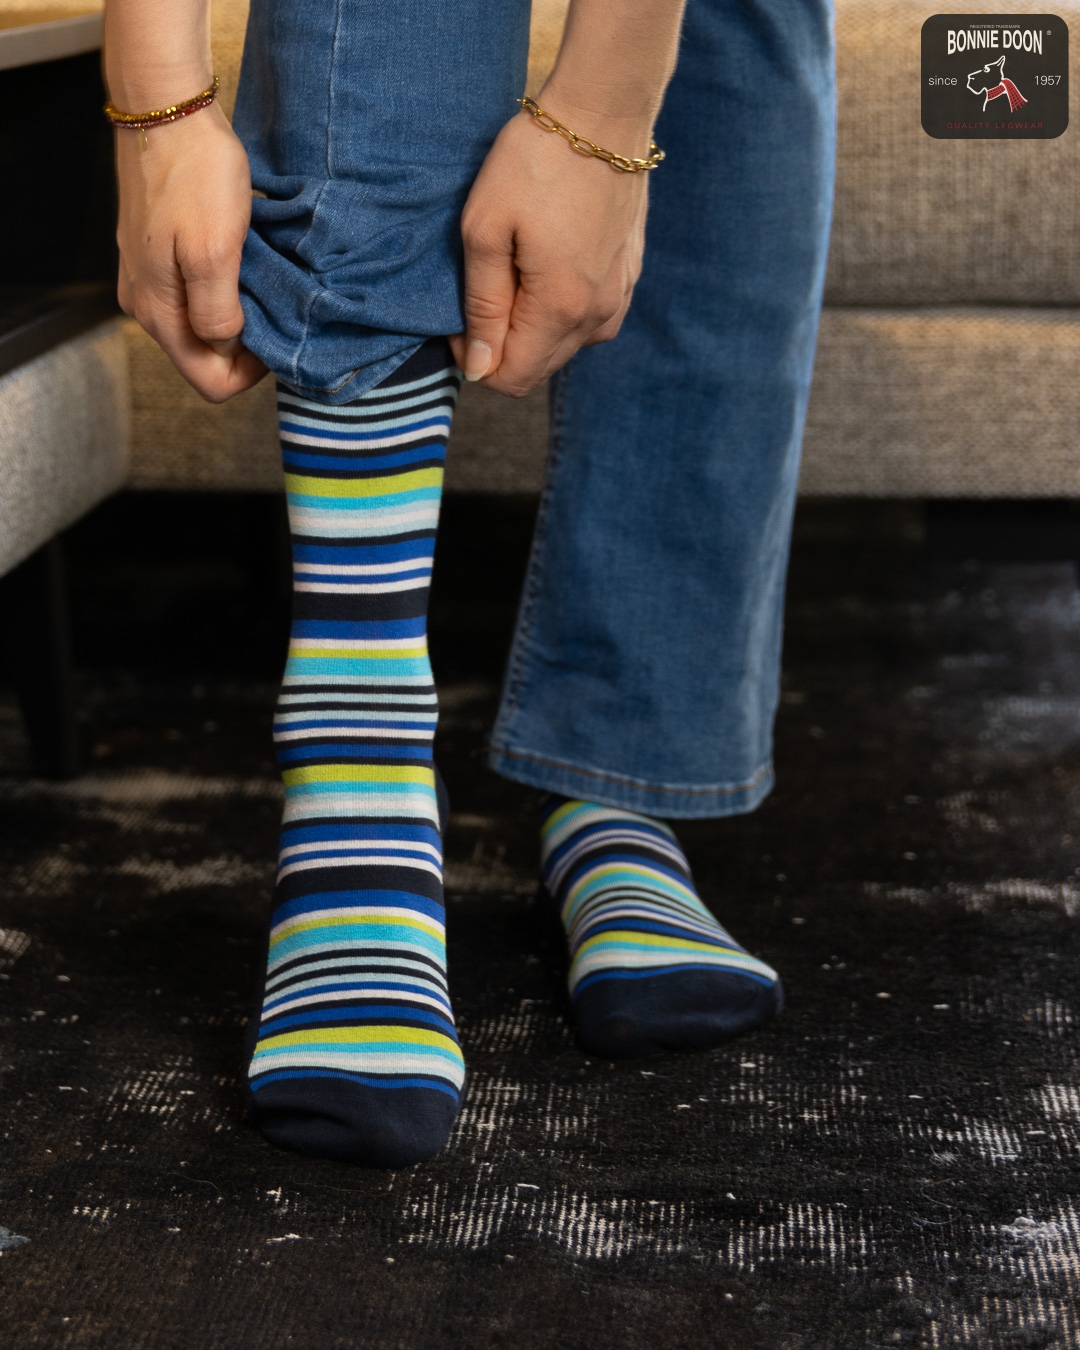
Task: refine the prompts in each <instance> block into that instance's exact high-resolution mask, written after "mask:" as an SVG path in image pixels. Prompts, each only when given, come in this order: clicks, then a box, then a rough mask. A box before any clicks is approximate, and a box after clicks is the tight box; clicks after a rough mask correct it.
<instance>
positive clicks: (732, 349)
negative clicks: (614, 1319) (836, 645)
mask: <svg viewBox="0 0 1080 1350" xmlns="http://www.w3.org/2000/svg"><path fill="white" fill-rule="evenodd" d="M515 6H516V7H515ZM339 8H340V9H341V10H342V12H343V13H344V14H347V15H348V22H347V24H345V23H344V20H343V19H342V20H339V18H338V10H339ZM405 10H406V14H407V18H406V19H404V20H403V17H402V6H401V5H400V4H397V5H394V6H390V7H387V6H381V5H379V4H377V3H376V2H375V0H362V2H361V0H357V2H356V3H353V4H351V5H350V6H349V8H348V9H347V10H346V9H345V8H344V6H337V5H333V4H330V3H329V0H254V3H253V6H252V19H251V23H250V27H249V35H248V46H247V48H246V51H245V62H244V79H243V81H242V88H241V97H240V102H239V105H238V112H237V128H238V130H239V131H240V134H241V136H242V137H243V139H244V140H245V142H246V144H247V146H248V150H249V154H250V155H251V159H252V166H253V174H254V180H255V186H256V187H257V188H262V189H263V190H264V191H266V192H267V193H268V196H269V198H270V200H267V201H256V203H255V207H256V211H255V218H254V221H253V226H252V231H251V237H250V239H249V244H248V248H247V251H246V253H245V259H244V269H243V274H242V281H243V286H244V306H245V314H246V316H247V326H246V328H245V341H246V342H247V343H248V345H249V346H251V347H252V349H253V350H255V351H256V352H257V353H258V355H259V356H261V357H262V358H263V360H265V361H266V362H267V364H268V365H270V367H271V369H272V370H273V371H274V372H275V374H277V375H278V376H279V377H280V378H282V379H283V380H284V381H285V382H286V383H287V384H291V385H292V386H293V387H296V388H298V389H300V390H301V391H302V392H304V393H306V394H308V395H309V396H315V397H321V398H324V399H325V400H326V401H328V402H334V401H338V402H341V401H344V400H345V399H348V398H352V397H355V396H356V394H358V393H360V392H362V391H363V390H364V389H366V388H369V387H370V386H371V385H373V384H374V383H376V382H377V380H379V379H381V378H383V377H384V376H385V375H386V374H388V373H389V372H390V371H392V370H393V369H394V368H396V366H397V365H398V364H400V362H401V361H402V360H404V359H405V358H406V357H407V356H408V355H409V354H411V352H412V351H414V350H415V349H416V347H417V346H418V345H419V342H420V341H421V340H422V339H423V337H425V336H428V335H433V334H437V333H449V332H456V331H460V329H461V327H462V321H461V313H460V284H461V282H460V252H459V250H460V245H459V241H458V238H457V230H456V222H457V213H458V212H459V211H460V207H461V203H462V200H463V198H464V195H465V193H466V192H467V189H468V185H469V182H471V178H472V176H473V174H474V173H475V171H476V168H477V167H478V165H479V163H480V161H481V160H482V158H483V154H484V151H485V150H486V147H487V145H489V144H490V142H491V139H493V137H494V135H495V133H496V132H497V130H498V128H499V126H500V125H501V124H502V122H503V121H504V120H505V118H506V117H507V116H509V115H510V114H511V113H512V112H513V108H514V105H513V98H514V97H515V96H516V94H517V93H518V92H519V91H520V85H521V78H522V62H523V53H524V46H525V43H524V36H525V22H526V16H525V13H524V11H523V10H522V9H521V7H520V0H510V3H505V0H453V3H452V4H450V3H447V4H444V5H441V6H440V5H431V4H430V3H427V0H408V3H407V4H406V6H405ZM361 11H362V13H361ZM391 16H392V21H391ZM831 21H832V15H831V6H830V3H829V0H689V8H688V11H687V18H686V31H685V35H684V39H683V44H682V48H681V53H680V59H679V65H678V69H677V71H676V74H675V78H674V80H673V82H672V85H671V87H670V89H669V91H668V95H667V99H666V101H665V105H664V110H663V113H662V115H661V118H660V122H659V125H658V127H657V131H656V139H657V141H658V142H659V144H660V145H662V146H663V147H664V149H665V150H666V151H667V152H668V158H667V160H666V161H665V163H664V164H663V165H662V166H661V167H660V168H659V169H658V170H657V171H656V172H655V173H654V174H653V175H651V180H650V189H651V209H650V216H649V233H648V243H647V247H646V255H645V266H644V270H643V273H642V277H641V280H640V282H639V284H638V287H637V291H636V293H635V296H634V301H633V304H632V306H631V309H630V313H629V315H628V316H627V319H626V322H625V324H624V326H623V329H622V332H621V333H620V334H619V336H618V337H617V338H616V339H615V340H614V341H613V342H611V343H608V344H605V345H603V346H599V347H593V348H590V349H588V350H586V351H583V352H581V353H579V354H578V356H576V357H575V358H574V360H573V361H572V362H571V363H570V365H569V366H568V367H567V368H566V369H565V370H564V371H563V372H561V374H560V375H559V376H558V377H557V378H556V380H555V381H554V386H553V398H552V411H553V418H552V423H553V427H552V445H551V453H550V455H549V461H548V473H547V482H546V485H545V489H544V494H543V498H542V502H541V511H540V520H539V525H538V528H537V534H536V540H535V545H534V549H533V556H532V560H531V563H530V567H529V573H528V577H527V580H526V584H525V591H524V596H523V599H522V605H521V613H520V616H519V621H518V628H517V634H516V636H515V639H514V645H513V650H512V652H511V656H510V661H509V665H508V669H507V676H506V683H505V687H504V691H503V699H502V706H501V708H500V712H499V716H498V720H497V722H496V725H495V728H494V731H493V733H492V739H491V749H490V755H489V762H490V763H491V765H492V767H493V768H495V769H496V770H497V771H498V772H499V773H501V774H503V775H504V776H506V777H508V778H513V779H516V780H518V781H520V782H524V783H528V784H531V785H533V786H535V787H538V788H544V789H547V790H549V791H554V792H560V793H565V794H567V795H572V796H580V797H584V798H587V799H591V800H594V801H599V802H604V803H608V804H610V805H613V806H620V807H625V808H628V809H630V810H638V811H644V812H647V813H650V814H654V815H660V816H667V817H673V818H677V817H701V816H724V815H733V814H736V813H739V812H743V811H749V810H752V809H753V808H754V807H755V806H756V805H757V804H758V803H759V802H760V801H761V799H762V798H763V797H764V796H765V795H766V793H767V792H768V791H769V789H770V787H771V785H772V766H771V747H772V723H773V717H774V714H775V709H776V702H777V696H778V685H779V678H778V676H779V659H780V641H781V617H782V605H783V588H784V575H785V570H786V565H787V553H788V543H789V538H790V529H791V515H792V510H793V506H794V498H795V487H796V479H797V475H798V464H799V448H800V440H801V433H802V425H803V420H804V415H805V409H806V400H807V393H808V390H809V384H810V375H811V368H812V363H813V352H814V340H815V333H816V328H817V320H818V313H819V309H820V303H821V289H822V282H823V275H824V268H825V255H826V248H827V241H828V227H829V213H830V207H831V196H832V172H833V153H834V133H833V123H834V81H833V69H832V28H831ZM343 26H344V27H346V28H347V29H348V32H347V33H343V32H342V31H341V30H342V27H343ZM406 38H408V41H407V42H406ZM340 51H344V52H345V53H347V54H348V60H347V61H346V60H345V59H342V60H341V62H340V65H339V62H338V56H337V53H338V52H340ZM328 71H329V72H330V80H329V90H328V89H327V72H328ZM417 91H420V92H417ZM323 108H325V109H326V110H327V111H326V115H325V116H324V115H323V114H322V113H321V112H320V111H319V110H320V109H323ZM455 108H457V109H458V110H459V111H458V115H457V116H456V117H455V116H454V109H455ZM462 109H464V110H465V112H464V113H462V111H461V110H462ZM538 134H539V133H538ZM567 153H570V152H569V151H568V152H567ZM597 172H598V173H599V172H607V170H604V169H602V167H601V166H600V165H597Z"/></svg>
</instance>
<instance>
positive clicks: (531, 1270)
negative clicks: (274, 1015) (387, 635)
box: [0, 498, 1080, 1350]
mask: <svg viewBox="0 0 1080 1350" xmlns="http://www.w3.org/2000/svg"><path fill="white" fill-rule="evenodd" d="M265 514H266V513H265V512H263V511H261V510H260V508H258V506H257V505H256V504H253V503H251V502H245V501H244V500H236V501H231V502H230V501H228V500H224V499H222V500H217V501H214V502H210V503H207V502H202V503H200V502H198V501H193V500H191V499H175V500H173V501H171V502H170V501H164V500H162V499H155V498H143V499H130V498H129V499H121V500H120V501H118V502H116V503H114V504H112V505H111V506H110V507H108V508H106V509H105V510H104V511H103V512H100V513H99V514H98V516H97V517H96V518H93V519H91V520H90V521H89V522H87V523H86V524H84V526H82V527H81V528H80V529H79V530H77V531H76V532H75V536H74V538H73V540H72V541H71V546H70V552H71V556H72V562H73V587H74V599H75V605H76V613H77V623H78V628H77V651H78V656H79V662H80V667H81V678H82V685H83V699H84V709H85V718H86V736H87V749H88V757H89V764H90V767H89V769H88V771H87V772H86V773H85V775H84V776H83V777H81V778H80V779H78V780H76V781H74V782H71V783H67V784H59V785H57V784H49V783H45V782H41V781H37V780H35V779H34V778H33V777H32V776H30V775H29V773H28V772H27V770H26V767H25V749H24V747H23V745H22V741H21V733H20V732H19V729H18V725H17V722H16V719H15V714H14V711H13V709H12V708H11V706H10V704H8V705H7V710H6V712H5V713H4V718H5V720H4V723H3V727H2V730H3V737H2V741H3V744H2V747H0V749H2V755H3V760H2V769H3V777H2V780H0V869H2V870H0V876H2V879H3V880H2V889H0V929H2V931H0V1028H2V1030H0V1037H2V1041H0V1167H2V1171H0V1225H3V1227H2V1228H0V1248H3V1249H4V1250H3V1255H2V1257H0V1342H2V1343H3V1344H4V1345H10V1346H12V1347H16V1346H17V1347H19V1350H37V1347H41V1348H42V1350H45V1348H47V1350H54V1348H56V1347H68V1346H71V1347H79V1348H80V1350H82V1347H99V1346H100V1347H109V1348H110V1350H113V1348H114V1347H120V1348H121V1350H172V1347H176V1348H177V1350H180V1347H183V1350H210V1348H211V1347H212V1348H213V1350H218V1348H219V1347H220V1348H221V1350H236V1348H240V1350H248V1347H251V1350H256V1348H258V1350H263V1347H279V1346H280V1347H291V1346H295V1347H313V1350H324V1348H325V1350H331V1348H336V1347H343V1348H345V1347H348V1348H352V1347H357V1350H360V1348H362V1350H369V1348H370V1350H397V1348H398V1347H402V1348H403V1350H439V1348H441V1347H457V1346H463V1347H470V1348H471V1347H479V1348H483V1347H508V1348H510V1347H512V1350H561V1348H562V1347H567V1348H570V1347H574V1348H575V1350H576V1348H577V1347H581V1348H582V1350H585V1348H586V1347H589V1348H590V1350H592V1347H601V1348H604V1347H613V1348H614V1347H619V1350H624V1348H626V1350H639V1348H641V1350H659V1348H661V1347H662V1348H663V1350H668V1348H669V1347H670V1348H672V1350H674V1348H675V1347H712V1346H732V1347H738V1350H752V1348H753V1350H758V1348H760V1350H796V1348H802V1347H806V1348H809V1347H813V1348H814V1350H817V1348H818V1347H822V1348H825V1347H827V1348H829V1350H831V1348H832V1347H837V1348H838V1350H839V1348H840V1347H858V1348H859V1350H862V1348H863V1347H867V1348H868V1347H878V1346H881V1347H885V1346H917V1347H927V1348H930V1347H933V1348H935V1350H936V1347H945V1346H964V1347H969V1346H970V1347H978V1348H979V1350H982V1348H983V1347H998V1346H1002V1347H1005V1346H1062V1347H1067V1346H1076V1345H1078V1344H1080V1295H1078V1292H1077V1290H1078V1277H1080V1152H1078V1150H1080V1083H1078V1080H1077V1075H1076V1065H1077V1050H1076V1019H1077V1017H1078V1016H1080V1011H1078V1010H1080V987H1078V986H1080V977H1078V973H1077V956H1078V954H1080V934H1078V931H1077V922H1076V921H1077V917H1078V915H1080V867H1077V862H1078V861H1080V856H1078V855H1080V849H1078V842H1080V823H1078V822H1076V821H1075V819H1074V817H1075V814H1076V804H1077V798H1078V794H1080V595H1078V592H1077V587H1076V577H1075V571H1074V569H1073V567H1072V565H1071V564H1066V563H1058V564H1055V563H1050V564H1047V563H1042V564H1031V563H1009V564H969V565H964V564H962V563H948V562H942V561H935V560H934V559H933V558H932V557H928V556H927V553H926V550H925V549H924V547H923V544H922V542H921V536H920V530H921V525H920V522H921V516H920V512H919V511H918V510H917V509H916V508H913V507H904V506H894V507H888V508H883V507H880V506H877V507H875V506H869V505H865V504H862V505H860V504H853V505H848V506H830V507H826V506H820V505H819V506H814V505H813V504H810V505H808V506H807V507H806V508H804V509H803V511H802V513H801V523H800V529H799V535H798V540H797V544H796V549H795V554H794V559H793V564H792V583H791V597H790V605H789V621H788V641H787V652H786V675H785V692H784V696H783V704H782V709H781V716H780V722H779V729H778V746H777V763H778V771H779V787H778V790H777V791H776V793H775V795H774V796H773V797H772V798H771V799H770V800H769V801H768V802H767V803H766V805H765V806H764V807H763V808H762V809H761V810H760V811H759V812H757V813H756V814H755V815H751V816H747V817H743V818H741V819H734V820H728V821H721V822H709V823H695V824H692V825H687V826H685V827H682V828H681V829H680V834H681V837H682V839H683V840H684V842H685V844H686V846H687V850H688V853H689V856H690V858H691V861H692V863H693V865H694V868H695V871H696V874H697V877H698V880H699V883H700V886H701V889H702V893H703V895H704V897H705V899H706V900H707V902H708V903H710V904H711V905H713V906H714V907H715V909H716V911H717V913H718V914H719V915H720V916H721V917H722V918H723V920H724V921H725V922H729V923H730V924H731V926H732V928H733V929H734V931H735V933H736V934H737V935H738V936H739V937H740V938H741V939H742V940H743V941H744V942H745V943H746V944H747V945H748V946H749V947H750V948H751V950H753V951H755V952H758V953H760V954H761V955H762V956H764V957H765V958H766V959H767V960H768V961H770V962H771V963H773V964H774V965H776V966H777V967H779V969H780V970H781V971H782V973H783V975H784V978H785V982H786V985H787V990H788V997H789V1008H788V1011H787V1012H786V1013H785V1014H784V1016H783V1017H782V1018H781V1019H780V1020H779V1021H778V1022H777V1023H775V1024H774V1025H773V1026H771V1027H769V1028H768V1029H766V1030H765V1031H763V1032H761V1033H758V1034H755V1035H753V1036H751V1037H747V1038H746V1039H744V1040H742V1041H739V1042H736V1043H732V1044H731V1045H730V1046H729V1047H727V1048H724V1049H721V1050H719V1051H716V1052H712V1053H704V1054H692V1055H686V1056H683V1057H677V1058H667V1059H660V1060H654V1061H651V1062H647V1063H640V1062H639V1063H619V1064H611V1063H607V1062H598V1061H596V1060H591V1059H589V1058H588V1057H586V1056H585V1055H583V1054H582V1053H581V1052H580V1051H579V1050H578V1049H577V1048H576V1047H575V1044H574V1039H573V1034H572V1030H571V1026H570V1024H569V1022H568V1015H567V1005H566V1001H565V997H564V992H563V985H562V976H563V957H562V939H561V934H560V931H559V929H558V927H557V925H556V923H555V922H554V920H553V917H552V916H551V915H550V914H549V913H547V912H546V911H545V908H544V906H543V905H542V904H540V903H538V901H537V898H536V894H535V881H534V877H535V865H536V842H535V837H534V831H533V823H532V816H531V812H532V802H531V798H530V794H528V793H527V792H525V791H519V790H517V789H515V788H514V787H513V786H511V785H508V784H505V783H503V782H501V781H500V780H498V779H496V778H494V777H493V776H491V775H490V774H489V773H488V772H487V771H486V770H485V769H484V768H483V766H482V764H481V762H480V760H479V757H478V752H479V750H480V747H481V745H482V742H483V737H484V733H485V730H486V728H487V726H488V725H489V722H490V719H491V715H492V711H493V708H494V706H495V697H496V685H497V679H498V672H499V665H500V661H501V657H502V653H503V650H504V648H505V645H506V641H507V635H508V631H509V622H510V617H511V613H512V605H513V594H514V589H515V586H516V582H517V579H518V578H519V576H520V570H521V566H522V561H523V557H524V550H525V547H526V543H527V535H528V528H529V517H530V512H529V508H528V505H527V504H522V503H505V502H498V501H485V500H479V499H478V500H472V501H470V500H462V501H457V502H453V501H451V502H450V503H449V504H448V507H447V515H446V528H445V535H444V539H443V542H442V544H441V546H440V564H439V565H440V571H441V575H440V577H439V581H438V589H437V593H436V599H435V616H434V639H433V640H434V650H435V656H436V660H437V665H438V670H439V674H440V677H441V682H442V690H443V723H442V731H441V751H440V754H441V763H442V766H443V769H444V772H445V776H446V778H447V781H448V783H449V786H450V790H451V794H452V798H453V806H454V815H453V818H452V826H451V829H450V832H449V839H448V856H449V871H448V889H449V898H450V906H449V920H450V925H451V928H450V963H451V964H450V972H451V983H452V988H453V991H454V996H455V1001H456V1007H457V1010H458V1013H459V1016H460V1023H461V1030H462V1041H463V1045H464V1048H465V1052H466V1055H467V1058H468V1063H469V1067H470V1078H469V1084H468V1091H467V1095H466V1099H465V1105H464V1110H463V1112H462V1115H461V1119H460V1123H459V1125H458V1127H457V1130H456V1132H455V1134H454V1137H453V1140H452V1143H451V1145H450V1147H449V1148H448V1149H447V1150H446V1152H445V1153H444V1154H443V1155H442V1156H440V1157H438V1158H437V1159H435V1160H434V1161H433V1162H431V1163H430V1164H427V1165H424V1166H420V1167H417V1168H414V1169H412V1170H409V1171H405V1172H400V1173H396V1174H391V1173H375V1172H364V1171H358V1170H352V1169H350V1168H347V1167H344V1166H340V1165H336V1164H331V1163H321V1162H316V1161H311V1160H306V1159H302V1158H299V1157H294V1156H291V1155H289V1154H285V1153H279V1152H276V1151H275V1150H273V1149H272V1148H270V1147H269V1146H268V1145H267V1144H265V1143H264V1142H263V1141H262V1140H261V1139H260V1138H259V1137H258V1136H257V1135H255V1134H254V1133H252V1132H251V1131H250V1130H249V1129H248V1128H247V1127H246V1126H245V1124H244V1122H243V1120H242V1116H241V1111H240V1100H239V1092H238V1084H237V1074H238V1068H239V1065H240V1062H241V1056H242V1044H243V1039H244V1027H245V1023H246V1020H247V1018H248V1015H249V1012H250V1010H251V1006H252V1001H253V998H254V994H255V988H256V976H257V971H256V962H257V960H258V956H259V940H260V939H259V932H260V923H261V919H262V915H263V912H264V909H265V907H266V904H267V898H268V895H269V890H270V884H271V876H272V870H273V858H274V844H275V829H276V817H277V812H278V787H277V783H276V778H275V775H274V772H273V766H272V760H271V756H270V746H269V723H270V715H271V707H272V702H273V697H274V675H275V664H276V662H277V660H278V656H279V652H280V648H281V641H282V631H281V625H282V614H281V608H280V602H279V599H278V597H277V596H276V594H275V582H274V575H275V568H276V567H277V566H278V564H279V562H280V558H278V559H277V561H276V562H275V553H274V548H273V536H272V533H271V531H270V526H269V525H268V523H267V519H264V518H263V517H264V515H265Z"/></svg>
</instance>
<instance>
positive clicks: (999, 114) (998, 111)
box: [922, 14, 1069, 141]
mask: <svg viewBox="0 0 1080 1350" xmlns="http://www.w3.org/2000/svg"><path fill="white" fill-rule="evenodd" d="M1006 66H1007V67H1008V74H1006V73H1005V71H1006ZM922 125H923V130H924V131H925V132H926V134H927V135H928V136H933V137H934V138H935V139H937V140H951V141H961V140H962V141H967V140H982V141H1017V140H1019V141H1023V140H1053V139H1054V138H1055V137H1056V136H1060V135H1061V134H1062V132H1063V131H1064V130H1065V128H1066V127H1067V126H1068V125H1069V30H1068V27H1067V26H1066V24H1065V21H1064V20H1063V19H1060V18H1058V16H1057V15H1056V14H935V15H934V16H933V17H932V18H929V19H927V21H926V22H925V23H924V24H923V29H922Z"/></svg>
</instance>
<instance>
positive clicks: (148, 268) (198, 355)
mask: <svg viewBox="0 0 1080 1350" xmlns="http://www.w3.org/2000/svg"><path fill="white" fill-rule="evenodd" d="M115 134H116V137H117V152H116V165H117V177H118V180H119V188H120V219H119V225H118V227H117V232H116V238H117V243H118V244H119V246H120V279H119V285H118V287H117V296H118V299H119V301H120V308H121V309H122V310H123V311H124V313H125V314H130V315H132V316H133V317H134V318H135V319H136V320H137V321H138V322H139V323H140V324H141V325H142V327H143V328H145V329H146V331H147V332H148V333H149V334H150V336H151V337H152V338H153V339H154V340H155V341H156V342H157V343H159V344H160V346H161V347H162V349H163V350H164V351H165V353H166V355H167V356H168V357H169V358H170V359H171V361H172V363H173V365H175V366H176V368H177V370H178V371H179V372H180V374H181V375H183V377H184V378H185V379H186V380H187V381H188V382H189V384H191V385H193V386H194V387H195V388H196V389H197V390H198V392H199V393H200V394H201V395H202V396H203V398H205V399H206V400H207V401H208V402H210V403H224V402H225V400H226V399H229V398H232V396H233V395H234V394H239V393H241V392H242V391H243V390H245V389H250V388H251V386H252V385H253V384H257V383H258V382H259V380H261V379H262V377H263V376H264V375H265V374H266V367H265V366H264V365H263V363H262V362H261V361H260V360H259V359H258V357H256V356H254V355H252V353H251V352H249V351H247V350H246V349H245V348H244V346H243V345H242V343H241V340H240V335H241V332H242V330H243V327H244V312H243V310H242V309H241V307H240V291H239V280H240V255H241V252H242V250H243V247H244V238H245V236H246V234H247V229H248V224H249V223H250V220H251V173H250V170H249V168H248V161H247V155H246V154H245V152H244V147H243V146H242V145H241V144H240V142H239V140H238V139H237V137H236V135H235V134H234V132H233V130H232V128H231V127H230V126H229V123H228V120H227V118H226V117H225V114H224V113H223V112H222V111H221V109H220V108H219V107H218V105H217V104H216V103H215V104H213V105H212V106H211V107H209V108H204V109H202V110H201V111H199V112H197V113H192V114H191V116H190V117H183V118H181V119H180V120H179V121H176V122H169V123H167V124H166V125H164V126H160V127H151V128H150V129H149V130H148V131H147V133H146V139H147V148H146V149H145V150H140V149H139V145H138V139H139V138H138V135H137V134H136V133H135V132H132V131H117V132H116V133H115Z"/></svg>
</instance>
